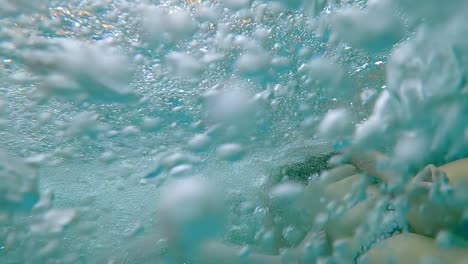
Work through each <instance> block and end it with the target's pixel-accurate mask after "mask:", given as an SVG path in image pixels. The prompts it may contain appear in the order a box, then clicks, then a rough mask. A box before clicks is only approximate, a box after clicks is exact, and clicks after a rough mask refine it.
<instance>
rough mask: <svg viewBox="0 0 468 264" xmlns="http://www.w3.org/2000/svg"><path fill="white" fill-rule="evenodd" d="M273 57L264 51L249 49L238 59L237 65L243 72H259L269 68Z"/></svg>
mask: <svg viewBox="0 0 468 264" xmlns="http://www.w3.org/2000/svg"><path fill="white" fill-rule="evenodd" d="M270 65H271V58H270V56H269V55H268V54H266V53H265V52H263V51H256V52H254V51H247V52H246V53H245V54H242V55H241V56H240V57H239V58H238V59H237V61H236V64H235V67H236V69H237V70H238V71H239V72H240V73H242V74H259V73H263V72H264V71H266V70H268V67H269V66H270Z"/></svg>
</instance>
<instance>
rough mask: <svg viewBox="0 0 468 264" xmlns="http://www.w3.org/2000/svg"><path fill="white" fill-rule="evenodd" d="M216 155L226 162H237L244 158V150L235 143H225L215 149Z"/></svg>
mask: <svg viewBox="0 0 468 264" xmlns="http://www.w3.org/2000/svg"><path fill="white" fill-rule="evenodd" d="M216 154H217V155H218V156H219V157H220V158H222V159H224V160H228V161H238V160H241V159H242V158H243V157H244V154H245V151H244V148H243V147H242V146H241V145H239V144H237V143H227V144H223V145H221V146H219V147H218V148H217V149H216Z"/></svg>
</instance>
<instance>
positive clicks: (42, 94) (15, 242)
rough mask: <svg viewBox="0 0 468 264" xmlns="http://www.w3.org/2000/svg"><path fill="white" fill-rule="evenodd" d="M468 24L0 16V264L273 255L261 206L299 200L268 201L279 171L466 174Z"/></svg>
mask: <svg viewBox="0 0 468 264" xmlns="http://www.w3.org/2000/svg"><path fill="white" fill-rule="evenodd" d="M467 12H468V2H466V1H463V0H449V1H435V0H427V1H414V0H372V1H371V0H307V1H306V0H294V1H287V0H271V1H267V0H263V1H262V0H237V1H234V0H115V1H110V0H81V1H79V0H70V1H60V0H50V1H27V0H0V59H1V61H0V80H1V82H0V84H1V85H0V109H1V111H0V138H1V140H0V263H11V264H13V263H113V262H108V261H112V260H113V259H114V258H115V259H119V258H127V261H128V263H146V262H144V261H147V263H162V262H158V261H161V259H160V258H159V256H160V255H163V254H162V253H161V252H162V251H164V250H163V249H164V248H165V247H167V243H168V242H167V240H166V239H169V240H171V239H176V240H178V241H179V243H180V244H178V245H177V247H181V248H184V250H191V249H192V248H194V247H195V246H196V245H197V244H198V243H201V241H205V240H207V239H211V238H216V239H218V240H220V241H221V240H224V241H228V242H232V243H237V244H239V245H243V244H261V243H267V242H265V241H268V239H269V237H268V236H269V234H268V232H264V231H262V219H263V217H264V216H265V214H266V212H265V211H266V210H267V209H266V208H265V207H263V206H262V205H261V204H262V203H261V202H259V201H257V199H256V198H252V197H256V196H257V195H256V194H258V193H259V192H264V193H270V195H272V196H273V197H272V199H273V200H274V201H279V202H285V201H286V202H288V201H290V200H294V199H295V198H294V197H295V196H296V195H297V193H300V192H301V188H302V187H301V186H299V185H295V184H284V185H278V186H276V187H274V188H273V189H271V190H266V191H265V190H264V189H265V186H267V184H268V176H269V171H270V170H272V169H274V168H276V167H277V166H279V165H282V164H287V163H289V162H296V161H297V160H300V159H301V157H302V158H305V157H307V156H308V155H311V154H314V153H315V154H319V153H322V152H326V151H331V150H332V149H331V147H334V148H335V149H334V150H340V148H341V147H343V146H353V147H355V148H356V149H358V150H362V151H363V150H380V151H382V150H384V151H385V152H386V154H388V155H389V157H390V159H389V164H387V165H388V166H390V167H391V168H392V169H393V170H395V171H397V172H398V175H402V177H403V178H405V176H408V175H410V173H411V172H412V169H413V168H415V167H421V165H424V164H429V163H435V162H439V161H441V160H442V161H444V160H454V159H456V158H460V157H466V154H467V153H466V152H467V151H466V149H468V144H467V142H468V140H467V137H468V130H467V129H468V118H466V116H465V115H466V111H467V110H468V100H467V97H466V96H467V89H466V82H465V78H466V76H467V74H468V72H467V71H468V64H467V63H468V40H467V38H466V35H467V33H468V21H467V17H466V13H467ZM323 142H326V143H323ZM304 146H308V147H306V148H304ZM330 146H331V147H330ZM356 193H359V191H358V190H356ZM463 201H464V200H463ZM463 201H461V202H463ZM382 206H383V205H382ZM397 211H398V210H397ZM379 219H381V218H379V217H378V216H376V217H375V219H374V220H375V221H374V222H370V224H380V223H381V221H380V220H379ZM317 221H318V222H320V221H321V220H320V218H319V219H318V220H317ZM283 234H284V237H285V238H286V239H287V240H288V241H291V243H293V241H295V240H298V237H300V231H298V230H295V229H294V228H293V227H291V226H289V227H287V228H286V229H285V230H284V231H283ZM142 237H143V238H145V239H148V242H147V243H138V242H136V241H138V239H140V238H142ZM262 241H263V242H262ZM135 245H136V246H135ZM337 248H339V242H337ZM123 252H124V253H123ZM142 252H143V253H142ZM242 252H243V253H242ZM152 254H153V255H154V257H152V258H149V259H146V260H143V259H137V258H136V256H139V255H145V256H152ZM248 254H249V253H248V250H247V249H245V248H244V249H243V250H242V251H241V252H240V253H239V263H243V262H241V259H242V256H244V255H248ZM120 255H122V256H120ZM123 255H125V256H123ZM132 258H133V259H132ZM116 263H121V262H118V260H117V262H116Z"/></svg>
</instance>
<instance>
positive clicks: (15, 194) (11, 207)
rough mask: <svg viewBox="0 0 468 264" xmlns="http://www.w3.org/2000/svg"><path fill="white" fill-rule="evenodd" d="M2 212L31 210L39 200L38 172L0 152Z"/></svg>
mask: <svg viewBox="0 0 468 264" xmlns="http://www.w3.org/2000/svg"><path fill="white" fill-rule="evenodd" d="M0 181H1V182H2V184H1V185H0V211H5V210H6V211H13V212H14V211H16V210H20V211H21V210H30V209H31V208H32V207H33V206H34V205H35V204H36V202H37V201H38V200H39V189H38V178H37V172H36V170H35V169H34V168H32V167H31V166H30V165H29V164H27V163H26V162H25V161H24V160H22V159H20V158H17V157H14V156H11V155H10V154H8V153H7V152H5V151H3V150H0Z"/></svg>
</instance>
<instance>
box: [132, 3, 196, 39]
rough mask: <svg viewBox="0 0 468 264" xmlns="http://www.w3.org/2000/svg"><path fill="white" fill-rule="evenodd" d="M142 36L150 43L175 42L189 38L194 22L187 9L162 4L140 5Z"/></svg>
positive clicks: (193, 28)
mask: <svg viewBox="0 0 468 264" xmlns="http://www.w3.org/2000/svg"><path fill="white" fill-rule="evenodd" d="M140 9H141V13H142V20H143V21H142V24H143V30H144V38H146V39H147V40H148V41H149V42H150V43H152V44H160V43H163V42H177V41H180V40H184V39H187V38H189V37H190V36H191V35H192V34H193V33H194V32H195V30H196V25H197V24H196V23H195V22H194V20H193V17H192V14H191V13H190V12H189V11H188V10H184V9H181V8H169V7H162V6H153V5H149V6H141V7H140Z"/></svg>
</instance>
